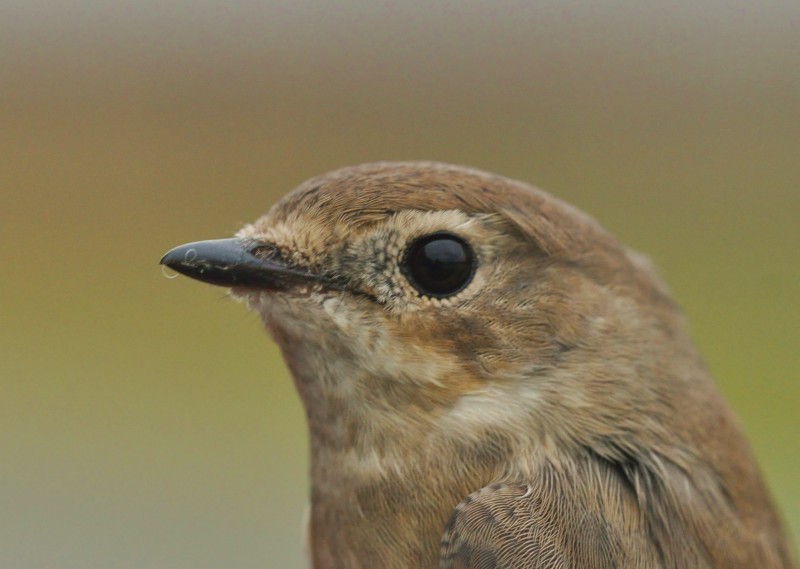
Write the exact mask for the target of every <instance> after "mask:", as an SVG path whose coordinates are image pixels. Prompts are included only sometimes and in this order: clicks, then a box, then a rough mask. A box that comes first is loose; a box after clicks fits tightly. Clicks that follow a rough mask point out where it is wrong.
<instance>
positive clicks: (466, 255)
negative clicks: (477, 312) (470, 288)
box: [400, 231, 477, 298]
mask: <svg viewBox="0 0 800 569" xmlns="http://www.w3.org/2000/svg"><path fill="white" fill-rule="evenodd" d="M400 267H401V271H402V273H403V274H404V275H405V277H406V278H407V279H408V282H409V283H411V285H412V286H413V287H414V288H415V289H416V290H417V291H418V292H419V293H420V295H422V296H429V297H432V298H447V297H450V296H454V295H456V294H458V293H459V292H461V291H462V290H464V289H465V288H466V287H467V285H469V283H470V282H472V277H473V276H474V275H475V270H476V269H477V259H476V257H475V253H474V251H473V250H472V247H470V245H469V243H467V242H466V241H465V240H464V239H462V238H461V237H459V236H458V235H455V234H453V233H450V232H448V231H437V232H435V233H430V234H428V235H424V236H422V237H418V238H416V239H414V240H413V241H411V243H409V245H408V247H407V248H406V251H405V253H404V255H403V260H402V262H401V264H400Z"/></svg>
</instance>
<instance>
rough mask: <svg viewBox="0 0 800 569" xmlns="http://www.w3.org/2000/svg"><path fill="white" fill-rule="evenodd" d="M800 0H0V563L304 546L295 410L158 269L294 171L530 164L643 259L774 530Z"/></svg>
mask: <svg viewBox="0 0 800 569" xmlns="http://www.w3.org/2000/svg"><path fill="white" fill-rule="evenodd" d="M798 29H800V3H798V2H795V1H791V0H785V1H769V0H767V1H762V2H758V3H755V2H751V1H741V0H734V1H723V0H718V1H717V0H712V1H703V2H689V1H685V2H634V1H628V2H622V1H610V2H595V1H589V0H583V1H563V0H544V1H540V0H536V1H533V2H522V1H520V2H508V1H496V2H474V1H467V2H458V3H456V2H451V3H441V4H432V3H429V2H422V1H419V0H415V1H407V2H403V3H399V2H389V1H386V0H383V1H378V2H354V1H349V2H341V3H329V2H322V1H321V0H319V1H316V2H314V1H307V0H292V1H288V0H286V1H285V0H279V1H272V2H268V3H261V2H255V1H253V0H246V1H242V2H235V3H222V2H210V1H208V0H195V1H193V2H189V1H188V0H163V1H159V2H156V1H154V0H144V1H140V2H135V3H134V2H121V1H115V0H111V1H105V2H100V1H88V0H87V1H72V2H69V1H61V2H46V1H42V0H29V1H27V2H25V3H21V2H20V3H14V2H12V3H10V4H9V3H3V4H2V5H0V191H1V192H2V208H1V209H0V247H2V258H3V263H2V264H0V281H1V282H2V284H1V285H0V287H1V288H0V291H2V294H0V314H1V315H2V323H3V325H2V329H0V334H1V335H2V337H1V338H0V379H1V380H2V382H1V383H0V425H2V427H0V453H1V455H2V461H1V462H0V512H1V513H0V567H3V568H9V569H28V568H31V569H34V568H35V569H50V568H52V569H73V568H74V569H78V568H81V569H84V568H98V569H99V568H103V569H108V568H112V569H117V568H131V569H134V568H135V569H141V568H187V569H188V568H192V569H196V568H219V567H237V568H262V567H289V568H299V567H301V566H302V554H301V538H300V525H301V517H302V510H303V507H304V503H305V500H306V492H307V478H306V470H307V464H308V460H307V456H306V453H307V443H306V433H305V427H304V422H303V416H302V411H301V409H300V406H299V403H298V401H297V399H296V397H295V395H294V393H293V390H292V387H291V385H290V380H289V377H288V376H287V373H286V370H285V368H284V365H283V363H282V361H281V359H280V356H279V354H278V353H277V351H276V349H275V347H274V346H273V345H272V343H271V341H270V340H269V339H268V338H267V337H266V336H265V335H264V334H262V332H261V328H260V324H259V322H258V321H257V319H256V318H255V317H254V316H252V315H249V314H247V313H246V311H245V309H244V308H243V307H242V306H239V305H235V304H234V303H232V302H230V301H229V300H227V299H226V298H225V295H224V292H223V291H222V290H220V289H215V288H212V287H208V286H202V285H200V284H198V283H195V282H190V281H189V280H188V279H183V278H180V279H175V280H168V279H166V278H165V277H164V275H162V273H161V270H160V268H159V266H158V260H159V258H160V256H161V255H162V253H164V252H165V251H166V250H167V249H168V248H170V247H172V246H174V245H177V244H180V243H183V242H186V241H191V240H198V239H204V238H215V237H224V236H228V235H230V234H231V233H233V232H234V231H235V230H236V229H237V228H238V227H239V226H240V224H242V223H244V222H246V221H250V220H252V219H254V218H256V217H257V216H258V215H260V214H261V213H262V212H263V211H264V210H266V208H268V207H269V206H270V205H271V204H272V203H274V202H275V201H276V200H277V199H278V198H279V196H281V195H282V194H284V193H285V192H287V191H288V190H290V189H291V188H292V187H294V186H295V185H296V184H298V183H299V182H301V181H302V180H304V179H305V178H308V177H310V176H312V175H317V174H320V173H322V172H325V171H327V170H329V169H332V168H335V167H339V166H342V165H346V164H354V163H359V162H365V161H371V160H385V159H389V160H396V159H434V160H442V161H449V162H456V163H463V164H468V165H471V166H475V167H480V168H484V169H488V170H491V171H494V172H498V173H501V174H504V175H507V176H511V177H514V178H519V179H522V180H526V181H529V182H531V183H534V184H536V185H538V186H540V187H543V188H545V189H547V190H549V191H550V192H552V193H554V194H556V195H558V196H561V197H562V198H564V199H566V200H568V201H571V202H573V203H575V204H576V205H578V206H579V207H581V208H582V209H585V210H587V211H588V212H590V213H591V214H593V215H594V216H596V217H597V218H598V219H599V220H600V221H601V222H602V223H603V224H604V225H605V226H607V227H608V228H609V229H611V230H612V231H614V232H615V233H616V234H617V235H618V236H619V237H620V238H621V239H622V240H623V241H624V242H626V243H627V244H629V245H630V246H633V247H635V248H637V249H640V250H642V251H645V252H647V253H648V254H650V255H651V256H652V257H653V258H654V259H655V261H656V263H657V264H658V266H660V268H661V269H662V272H663V274H664V275H665V277H666V278H667V280H668V281H669V282H670V284H671V286H672V288H673V291H674V293H675V295H676V297H677V298H678V300H679V302H680V303H681V304H682V305H683V307H684V308H685V310H686V312H687V313H688V315H689V319H690V321H691V323H692V326H693V333H694V337H695V338H696V340H697V343H698V344H699V346H700V348H701V350H702V352H703V353H704V354H705V356H706V358H707V360H708V362H709V365H710V367H711V368H712V370H713V371H714V374H715V377H716V378H717V382H718V384H719V387H720V389H721V390H722V391H723V392H724V394H725V395H726V397H727V398H728V400H729V401H730V402H731V404H732V405H733V407H734V408H735V409H736V411H737V412H738V414H739V416H740V417H741V418H742V421H743V422H744V424H745V427H746V429H747V431H748V433H749V436H750V438H751V441H752V443H753V446H754V447H755V450H756V453H757V455H758V457H759V459H760V461H761V464H762V466H763V469H764V471H765V474H766V477H767V479H768V481H769V483H770V485H771V487H772V490H773V492H774V495H775V497H776V501H777V502H779V504H780V506H781V509H782V511H783V512H784V515H785V517H786V519H787V521H788V523H789V525H790V527H791V531H792V532H793V535H794V536H795V541H797V536H798V533H799V532H800V484H798V481H799V480H800V476H798V474H797V473H798V472H800V453H799V452H798V451H799V450H800V418H798V415H799V414H800V409H798V408H799V407H800V371H799V370H800V345H798V338H800V301H799V300H798V298H799V297H800V252H799V250H800V247H798V245H800V222H798V217H799V215H800V39H798V38H799V37H800V36H798Z"/></svg>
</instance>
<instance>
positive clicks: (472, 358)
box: [161, 162, 797, 569]
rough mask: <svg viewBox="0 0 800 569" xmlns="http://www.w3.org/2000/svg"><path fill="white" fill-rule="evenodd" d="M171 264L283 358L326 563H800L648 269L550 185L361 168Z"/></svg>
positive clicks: (317, 552)
mask: <svg viewBox="0 0 800 569" xmlns="http://www.w3.org/2000/svg"><path fill="white" fill-rule="evenodd" d="M161 263H162V264H163V265H166V266H167V267H170V268H172V269H174V270H175V271H177V272H179V273H182V274H184V275H187V276H189V277H192V278H194V279H197V280H200V281H203V282H206V283H210V284H213V285H218V286H223V287H226V288H228V289H230V295H231V296H232V297H233V298H234V299H236V300H238V301H241V302H243V303H245V304H246V305H247V307H248V308H249V309H250V310H252V311H253V312H255V313H256V314H257V315H259V317H260V319H261V320H262V322H263V324H264V326H265V328H266V330H267V331H268V332H269V333H270V335H271V336H272V338H273V339H274V341H275V342H276V343H277V344H278V346H279V347H280V349H281V352H282V355H283V357H284V360H285V362H286V364H287V366H288V369H289V370H290V372H291V376H292V380H293V383H294V386H295V388H296V391H297V392H298V394H299V397H300V399H301V401H302V403H303V408H304V410H305V415H306V419H307V424H308V430H309V437H310V471H311V472H310V485H311V488H310V504H309V512H310V515H309V516H308V526H307V552H308V557H309V563H310V566H311V567H313V568H314V569H365V568H374V567H383V568H389V569H409V568H415V569H419V568H437V567H438V568H441V569H499V568H505V569H522V568H526V569H556V568H558V569H562V568H563V569H567V568H574V569H584V568H586V569H588V568H591V569H610V568H637V569H644V568H648V569H653V568H664V569H666V568H671V569H684V568H685V569H689V568H692V569H694V568H715V569H734V568H737V569H738V568H742V569H744V568H748V569H752V568H761V569H767V568H770V569H771V568H775V569H777V568H780V569H789V568H796V567H797V565H796V564H795V563H796V562H795V561H794V554H793V552H792V546H791V545H790V543H789V541H788V538H787V536H786V533H785V530H784V529H783V527H782V521H781V518H780V515H779V513H778V512H777V511H776V508H775V506H774V505H773V502H772V498H771V497H770V494H769V491H768V489H767V488H766V486H765V483H764V481H763V479H762V475H761V474H760V471H759V467H758V466H757V464H756V461H755V459H754V456H753V453H752V451H751V449H750V447H749V445H748V443H747V441H746V439H745V437H744V435H743V431H742V428H741V426H740V424H739V422H738V420H737V418H736V417H735V416H734V414H733V412H732V410H731V409H730V407H729V406H728V405H727V404H726V402H725V401H724V400H723V399H722V397H721V395H720V394H719V392H718V391H717V389H716V388H715V386H714V383H713V380H712V378H711V376H710V373H709V371H708V369H707V367H706V365H705V364H704V361H703V360H702V358H701V356H700V355H699V354H698V352H697V350H696V349H695V347H694V345H693V343H692V341H691V339H690V336H689V333H688V328H687V324H686V319H685V317H684V315H683V314H682V312H681V310H680V308H679V307H678V305H677V304H676V302H675V301H674V300H673V298H672V296H671V295H670V292H669V290H668V288H667V286H666V284H665V283H664V281H663V280H662V278H661V277H660V276H659V275H658V274H657V272H656V270H655V269H654V267H653V264H652V263H651V261H650V260H649V259H648V258H647V257H646V256H645V255H643V254H641V253H638V252H635V251H633V250H631V249H628V248H626V247H625V246H623V245H622V244H620V242H619V241H618V240H617V239H616V238H615V237H614V236H613V235H612V234H611V233H610V232H608V231H607V230H606V229H604V228H603V227H601V226H600V225H599V224H598V222H596V221H595V220H594V219H593V218H591V217H590V216H589V215H587V214H585V213H583V212H582V211H580V210H579V209H577V208H575V207H574V206H572V205H570V204H568V203H566V202H565V201H562V200H560V199H558V198H556V197H553V196H551V195H550V194H548V193H546V192H544V191H542V190H540V189H538V188H535V187H533V186H531V185H528V184H526V183H523V182H519V181H515V180H512V179H509V178H506V177H503V176H499V175H496V174H491V173H487V172H484V171H481V170H477V169H473V168H469V167H465V166H456V165H450V164H442V163H437V162H378V163H370V164H363V165H357V166H350V167H345V168H341V169H339V170H335V171H333V172H330V173H328V174H325V175H322V176H320V177H316V178H313V179H311V180H309V181H306V182H305V183H303V184H301V185H300V186H299V187H297V188H296V189H294V190H293V191H291V192H290V193H288V194H287V195H286V196H285V197H284V198H282V199H281V200H280V201H278V202H277V203H276V204H275V205H274V206H273V207H272V208H271V209H269V210H268V211H267V213H266V214H264V215H263V216H262V217H261V218H259V219H258V220H257V221H255V222H254V223H251V224H248V225H245V226H244V227H243V228H242V229H241V230H240V231H239V232H238V233H237V234H236V235H235V236H234V237H231V238H227V239H216V240H210V241H200V242H194V243H188V244H186V245H182V246H179V247H176V248H174V249H172V250H170V251H169V252H168V253H167V254H166V255H165V256H164V257H163V258H162V259H161Z"/></svg>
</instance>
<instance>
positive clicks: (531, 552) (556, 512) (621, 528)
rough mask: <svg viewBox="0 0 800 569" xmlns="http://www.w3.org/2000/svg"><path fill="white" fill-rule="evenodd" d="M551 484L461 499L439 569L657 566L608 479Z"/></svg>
mask: <svg viewBox="0 0 800 569" xmlns="http://www.w3.org/2000/svg"><path fill="white" fill-rule="evenodd" d="M557 482H558V481H557V480H555V479H553V478H552V477H551V476H549V475H547V474H544V475H543V476H542V477H541V478H539V477H537V478H536V479H535V480H531V481H525V480H518V481H504V482H498V483H494V484H491V485H488V486H485V487H483V488H480V489H479V490H477V491H476V492H473V493H472V494H470V495H468V496H467V497H466V498H464V500H463V501H462V502H461V503H459V504H458V506H456V508H455V509H454V510H453V512H452V515H451V516H450V519H449V521H448V523H447V525H446V526H445V531H444V534H443V536H442V540H441V549H440V567H441V569H499V568H504V569H516V568H523V567H524V568H526V569H556V568H562V567H592V568H593V569H606V568H611V567H631V568H644V567H649V568H653V567H660V566H661V559H660V555H659V551H658V547H657V545H656V544H655V543H654V542H653V541H652V540H651V539H650V537H649V535H648V532H647V530H646V527H645V524H644V523H643V520H642V517H641V515H640V512H639V511H638V507H637V505H636V503H635V500H634V499H633V497H632V496H628V495H626V490H625V488H624V487H620V488H613V487H612V486H610V485H609V484H611V485H613V484H615V482H614V481H611V482H609V480H605V481H602V484H601V486H600V487H595V488H588V487H586V488H576V487H573V488H570V487H569V486H564V485H562V484H559V483H557ZM598 482H601V481H599V480H598ZM579 484H580V483H579Z"/></svg>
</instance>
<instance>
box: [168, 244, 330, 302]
mask: <svg viewBox="0 0 800 569" xmlns="http://www.w3.org/2000/svg"><path fill="white" fill-rule="evenodd" d="M259 250H262V251H263V250H267V251H268V250H269V249H268V245H267V244H265V243H263V242H261V241H256V240H253V239H237V238H233V239H214V240H212V241H197V242H195V243H187V244H186V245H180V246H178V247H175V248H174V249H172V250H171V251H169V252H168V253H167V254H166V255H164V256H163V257H162V258H161V264H162V265H166V266H168V267H169V268H171V269H173V270H175V271H177V272H179V273H181V274H182V275H186V276H187V277H192V278H193V279H197V280H199V281H203V282H205V283H209V284H213V285H218V286H225V287H245V288H256V289H268V290H276V291H282V290H288V289H290V288H292V287H296V286H298V285H303V284H306V285H307V284H311V283H314V282H318V281H319V278H318V277H317V275H315V274H314V273H311V272H309V271H305V270H301V269H299V268H296V267H291V266H289V265H287V264H286V263H285V262H283V261H282V260H279V259H274V258H269V257H270V256H269V255H267V256H266V257H265V256H264V255H257V254H256V252H257V251H259Z"/></svg>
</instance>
